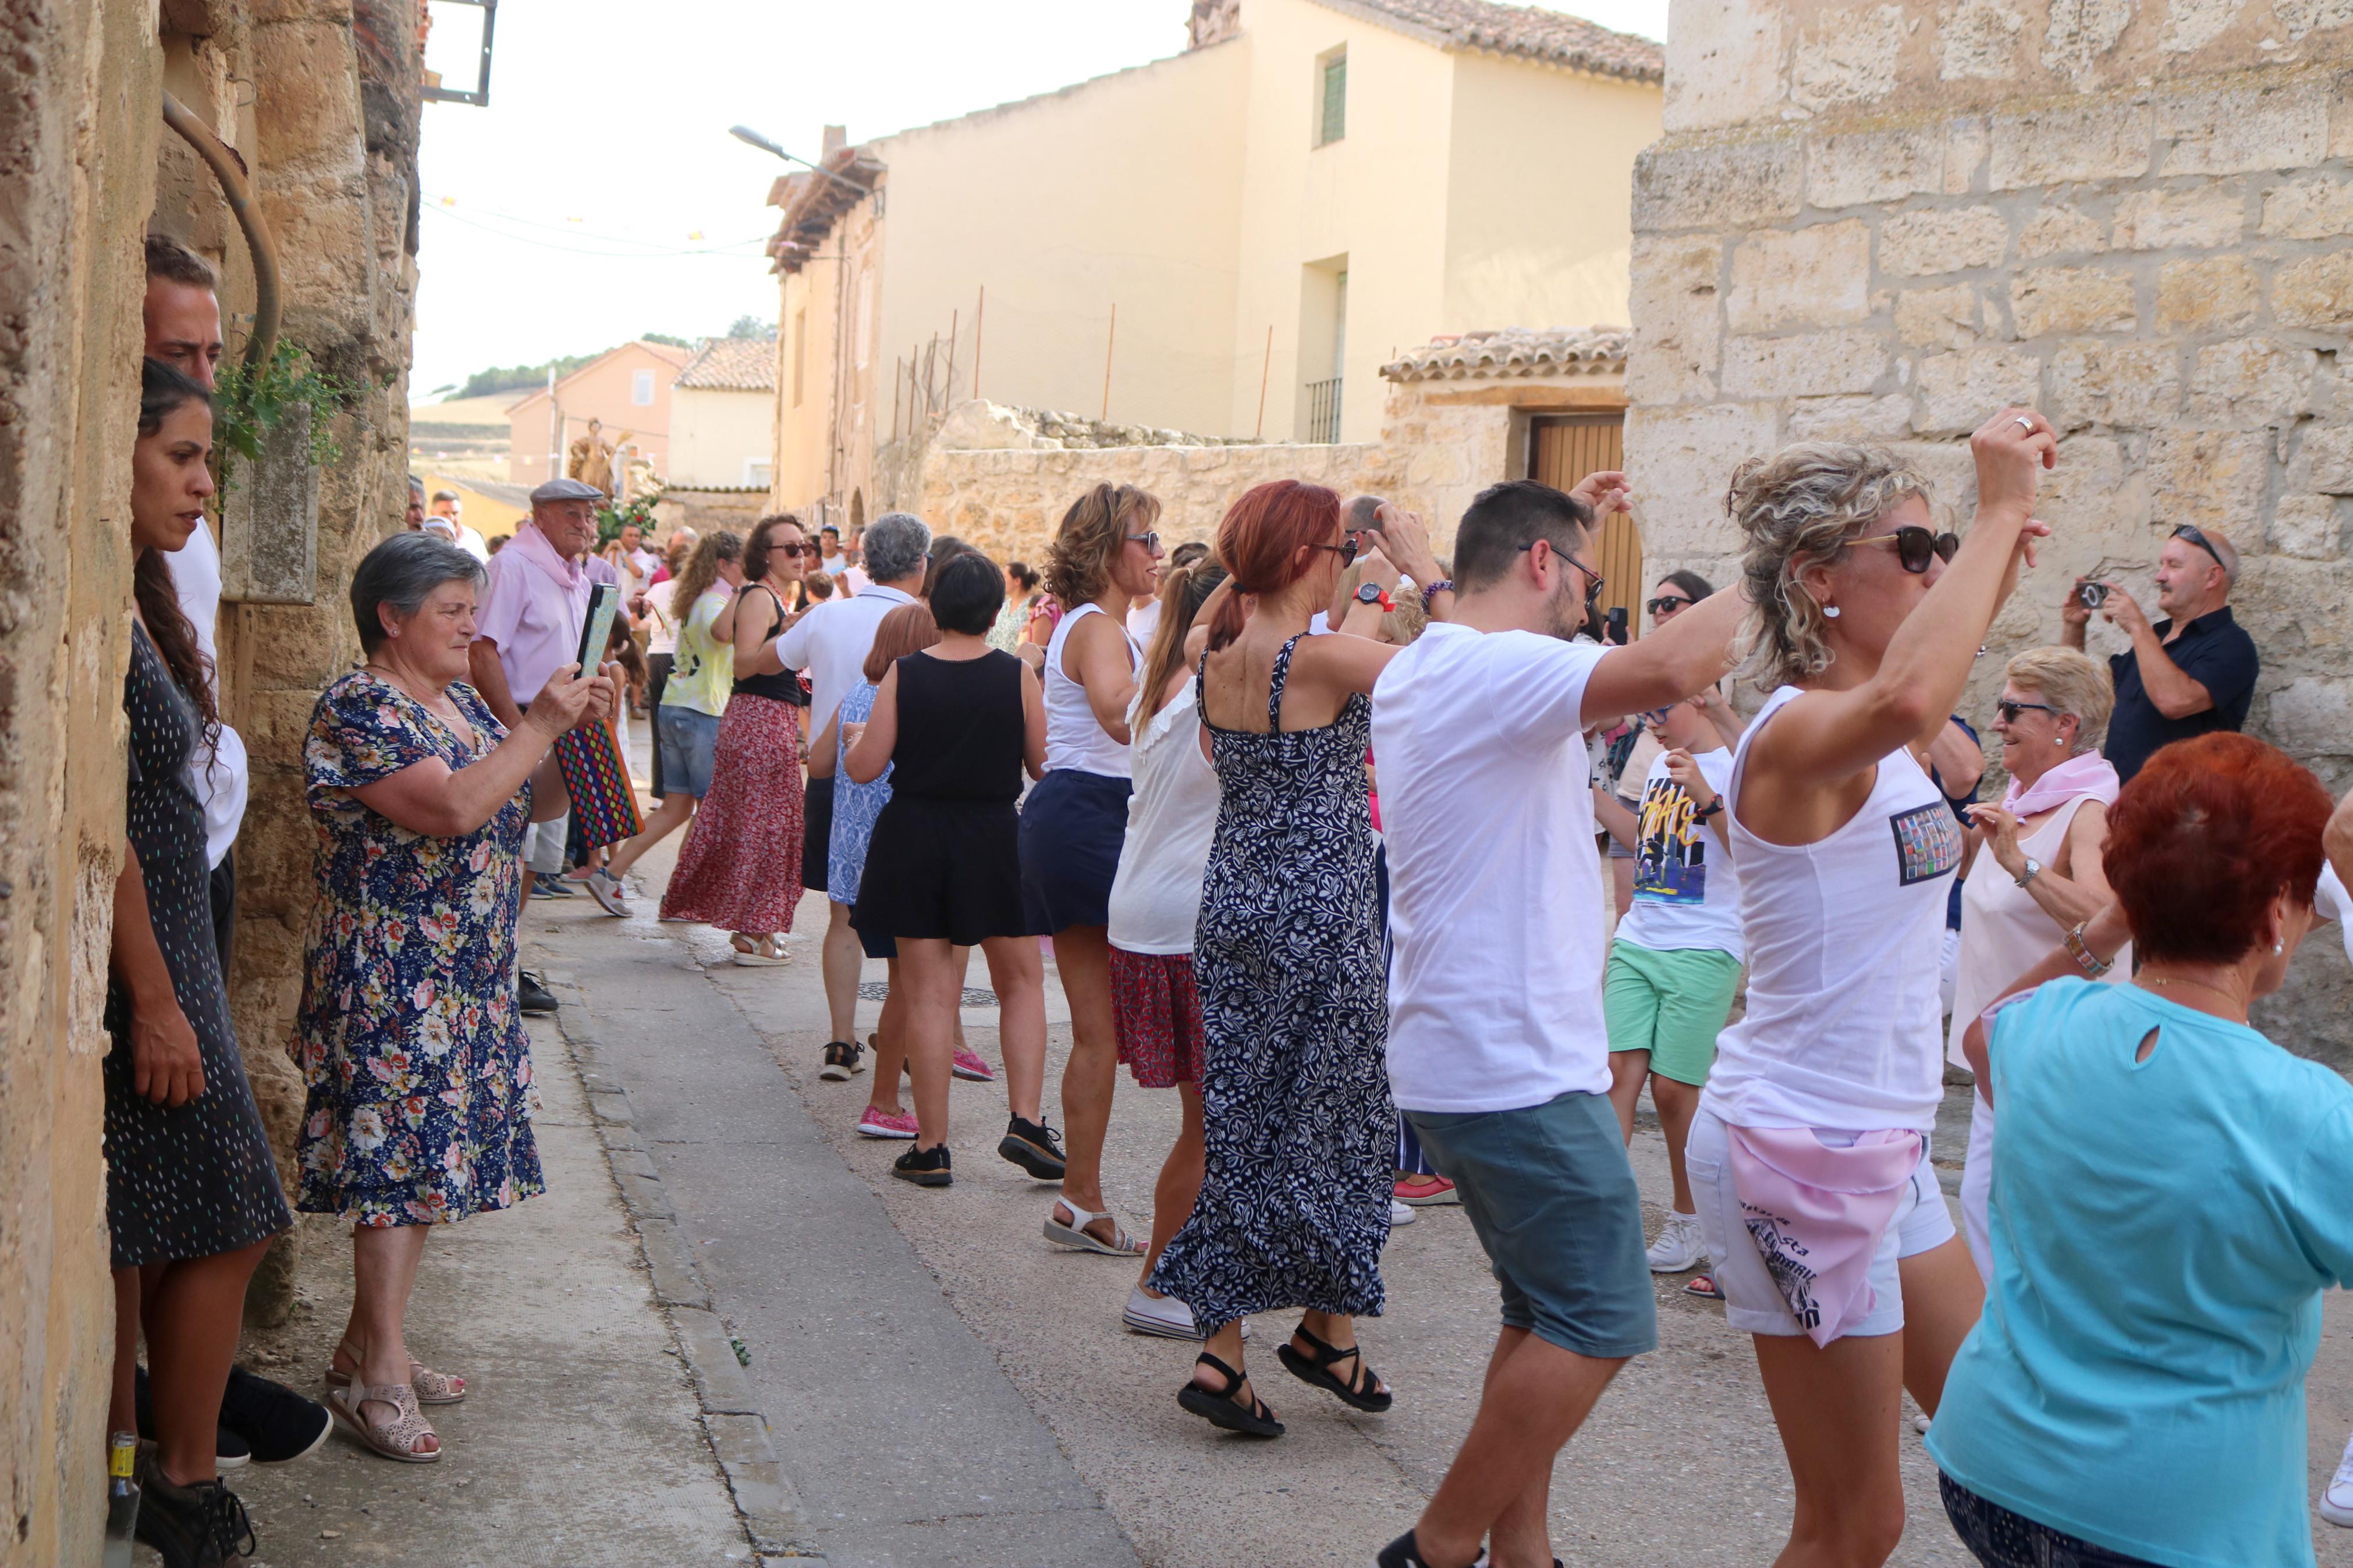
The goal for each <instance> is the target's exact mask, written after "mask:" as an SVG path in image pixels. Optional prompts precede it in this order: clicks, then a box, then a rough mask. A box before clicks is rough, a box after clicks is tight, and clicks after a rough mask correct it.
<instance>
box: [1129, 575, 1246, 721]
mask: <svg viewBox="0 0 2353 1568" xmlns="http://www.w3.org/2000/svg"><path fill="white" fill-rule="evenodd" d="M1225 580H1226V569H1225V568H1224V567H1223V566H1220V565H1219V564H1218V560H1217V557H1216V556H1214V555H1210V556H1204V557H1202V558H1200V559H1199V560H1197V561H1195V562H1194V563H1192V564H1191V565H1189V566H1177V567H1174V568H1171V569H1170V570H1169V572H1168V573H1167V574H1166V577H1165V578H1164V580H1163V581H1162V583H1161V584H1160V626H1159V629H1158V630H1157V631H1155V632H1154V633H1153V634H1152V647H1151V650H1150V651H1149V652H1147V653H1146V654H1145V656H1144V674H1143V677H1142V679H1141V680H1140V681H1139V683H1138V684H1137V686H1136V700H1137V701H1138V702H1139V703H1141V704H1142V706H1140V707H1139V708H1138V709H1137V710H1136V711H1137V713H1138V715H1140V716H1141V717H1143V718H1146V719H1148V718H1150V717H1151V716H1152V715H1153V714H1155V713H1157V712H1159V711H1160V709H1161V701H1160V693H1161V691H1162V690H1163V689H1166V686H1167V685H1168V678H1169V677H1170V676H1172V675H1174V674H1176V670H1177V667H1178V666H1180V665H1182V664H1183V663H1184V662H1185V637H1186V636H1187V633H1189V632H1191V631H1192V629H1193V617H1195V616H1198V615H1199V614H1200V613H1201V606H1202V605H1205V604H1207V603H1208V598H1209V595H1211V594H1213V593H1215V592H1217V588H1218V584H1220V583H1222V582H1224V581H1225Z"/></svg>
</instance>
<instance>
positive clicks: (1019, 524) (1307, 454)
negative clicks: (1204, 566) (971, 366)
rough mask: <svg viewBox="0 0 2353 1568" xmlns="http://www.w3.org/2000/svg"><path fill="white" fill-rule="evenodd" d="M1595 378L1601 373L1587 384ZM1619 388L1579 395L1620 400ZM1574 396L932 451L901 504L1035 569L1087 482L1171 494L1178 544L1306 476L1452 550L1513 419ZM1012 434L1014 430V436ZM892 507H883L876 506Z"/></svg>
mask: <svg viewBox="0 0 2353 1568" xmlns="http://www.w3.org/2000/svg"><path fill="white" fill-rule="evenodd" d="M1586 380H1587V382H1588V383H1590V382H1591V380H1592V378H1589V377H1588V378H1586ZM1614 385H1615V384H1614V382H1611V383H1609V384H1606V385H1604V386H1603V387H1602V388H1601V389H1599V390H1596V389H1595V388H1594V387H1593V386H1591V385H1589V384H1581V385H1580V386H1579V387H1578V389H1577V391H1578V395H1580V396H1591V397H1599V398H1600V399H1601V400H1603V401H1604V402H1610V401H1614ZM1566 395H1567V394H1566V393H1565V392H1564V391H1563V389H1561V388H1559V387H1556V386H1553V385H1551V384H1547V383H1544V382H1529V381H1522V382H1517V383H1514V384H1512V385H1511V386H1510V387H1509V388H1508V389H1505V388H1499V387H1494V386H1476V387H1466V386H1462V385H1460V384H1420V385H1395V386H1392V387H1391V388H1390V390H1389V395H1388V405H1387V408H1386V411H1385V413H1384V416H1383V419H1382V429H1381V439H1380V441H1379V442H1377V443H1372V444H1364V445H1349V446H1294V445H1288V444H1282V445H1263V446H1261V445H1258V444H1255V443H1251V442H1223V443H1220V444H1218V445H1214V446H1186V445H1154V446H1135V447H1079V448H1075V449H1071V448H1064V447H1059V446H1056V447H1039V446H1034V445H1027V444H1025V445H1022V446H1018V447H1016V446H1007V447H993V448H991V447H970V446H964V445H958V446H948V445H945V444H944V443H943V442H941V441H938V440H934V442H933V443H932V444H931V445H930V446H929V447H926V448H924V449H923V450H921V451H919V452H916V453H913V454H907V455H904V456H902V457H901V458H900V459H899V460H900V461H901V462H902V465H903V466H904V467H905V468H909V469H912V470H913V472H914V473H915V475H916V476H917V478H916V480H915V482H914V483H913V485H902V488H901V489H900V491H899V492H898V494H897V496H896V497H895V498H894V499H893V501H892V504H896V505H904V506H909V507H910V508H911V510H914V511H915V512H916V513H917V515H919V516H921V517H922V518H923V520H924V521H927V522H929V523H930V524H931V525H932V526H933V528H934V529H935V530H938V531H942V532H946V533H953V534H955V536H956V537H957V538H959V539H962V540H964V541H965V542H967V543H970V544H972V545H974V546H975V547H976V548H977V549H979V550H981V551H984V552H987V554H989V555H992V556H994V557H996V558H997V560H999V561H1004V560H1008V559H1010V560H1027V561H1029V562H1030V563H1033V564H1034V563H1036V562H1037V561H1038V560H1039V558H1040V557H1041V556H1042V555H1043V553H1044V552H1045V548H1046V545H1047V542H1049V541H1050V540H1051V539H1052V537H1053V533H1054V528H1055V525H1056V524H1057V523H1058V522H1060V520H1061V516H1062V511H1063V510H1064V509H1065V508H1067V507H1068V506H1069V505H1070V504H1071V501H1072V500H1076V499H1077V498H1078V497H1079V495H1080V494H1081V493H1082V491H1084V490H1085V489H1087V488H1088V487H1090V486H1092V485H1095V484H1099V483H1103V482H1105V481H1110V482H1113V483H1118V484H1133V485H1141V486H1143V487H1144V488H1145V489H1148V490H1150V491H1151V492H1152V493H1153V494H1154V495H1155V496H1157V497H1158V498H1159V500H1160V503H1161V507H1162V509H1163V510H1162V512H1161V520H1160V532H1161V534H1162V536H1163V537H1164V538H1166V540H1167V541H1168V542H1170V543H1171V544H1181V543H1184V542H1187V541H1188V540H1196V539H1198V540H1212V539H1215V538H1216V537H1217V532H1218V524H1219V521H1220V520H1222V519H1223V518H1224V517H1225V515H1226V510H1227V509H1228V508H1229V507H1230V506H1232V505H1233V503H1234V502H1235V501H1236V500H1239V499H1240V496H1241V494H1242V492H1243V491H1245V490H1247V489H1250V487H1251V486H1252V485H1256V484H1261V483H1264V482H1265V481H1267V480H1269V479H1303V480H1305V481H1307V482H1308V483H1311V484H1319V485H1328V486H1330V487H1331V488H1332V489H1336V490H1338V491H1340V492H1341V493H1342V494H1343V495H1351V494H1356V493H1359V492H1370V493H1372V494H1375V495H1380V496H1386V497H1388V499H1390V500H1395V501H1398V502H1399V503H1400V504H1402V505H1404V506H1408V507H1410V508H1412V509H1414V510H1417V511H1419V512H1420V513H1421V514H1422V516H1423V517H1424V518H1425V519H1427V520H1428V521H1429V524H1430V531H1431V535H1432V537H1433V538H1434V539H1435V540H1436V541H1437V542H1438V544H1439V548H1440V552H1441V553H1443V552H1444V551H1445V550H1446V548H1447V547H1448V546H1449V544H1450V543H1451V541H1452V540H1453V537H1454V524H1455V521H1456V520H1457V519H1458V518H1460V517H1461V514H1462V509H1463V508H1464V507H1465V506H1467V505H1469V504H1470V500H1471V498H1472V496H1474V495H1476V494H1477V493H1478V492H1479V491H1480V489H1482V488H1483V487H1485V486H1487V485H1490V484H1493V482H1494V481H1496V480H1497V479H1506V478H1510V477H1512V476H1513V475H1514V474H1515V473H1517V472H1518V471H1519V470H1518V468H1516V467H1515V466H1514V457H1513V450H1514V448H1513V444H1512V437H1513V434H1514V430H1515V429H1517V428H1519V426H1517V424H1516V422H1515V415H1516V414H1517V413H1520V412H1524V411H1525V406H1526V405H1537V406H1552V405H1556V404H1558V403H1560V402H1561V400H1562V399H1563V398H1564V397H1565V396H1566ZM975 406H976V405H965V408H959V409H956V410H954V411H951V413H950V415H949V418H948V423H947V425H946V426H944V429H946V430H948V431H952V432H956V433H957V434H955V436H954V437H953V438H954V439H955V440H956V441H958V442H960V443H961V442H967V441H977V440H981V439H985V438H986V434H985V432H986V430H987V428H988V427H989V426H986V425H985V424H984V422H983V420H982V419H981V417H980V416H978V415H969V416H967V415H966V412H965V410H966V408H971V407H975ZM1010 438H1011V437H1008V439H1010ZM878 510H881V509H878Z"/></svg>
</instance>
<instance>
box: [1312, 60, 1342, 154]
mask: <svg viewBox="0 0 2353 1568" xmlns="http://www.w3.org/2000/svg"><path fill="white" fill-rule="evenodd" d="M1316 123H1317V126H1318V134H1317V136H1316V138H1315V144H1316V145H1317V146H1318V147H1325V146H1329V145H1330V144H1331V143H1333V142H1337V141H1339V140H1340V139H1341V138H1342V137H1344V136H1345V135H1347V133H1348V53H1347V51H1346V50H1345V49H1343V50H1341V51H1340V52H1338V53H1337V54H1333V55H1326V56H1325V57H1324V111H1323V114H1322V115H1321V116H1320V117H1319V118H1318V120H1317V122H1316Z"/></svg>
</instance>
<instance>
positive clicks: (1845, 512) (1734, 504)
mask: <svg viewBox="0 0 2353 1568" xmlns="http://www.w3.org/2000/svg"><path fill="white" fill-rule="evenodd" d="M1914 496H1919V497H1921V498H1922V499H1923V500H1926V499H1929V497H1930V490H1929V488H1928V479H1927V476H1926V475H1925V474H1923V473H1921V472H1920V470H1919V469H1917V468H1914V467H1913V466H1912V465H1911V464H1910V463H1907V462H1905V460H1904V459H1903V458H1898V457H1897V456H1896V455H1895V454H1894V453H1893V452H1891V451H1889V450H1887V449H1886V448H1885V447H1860V446H1855V445H1852V444H1851V443H1848V442H1844V441H1799V442H1797V443H1795V444H1793V445H1791V446H1788V447H1782V448H1781V449H1780V450H1779V451H1778V452H1776V453H1775V454H1774V455H1773V456H1772V457H1770V458H1749V459H1748V460H1747V461H1746V462H1745V463H1743V464H1741V465H1740V466H1739V467H1738V468H1735V469H1734V470H1733V472H1732V488H1731V489H1730V490H1729V491H1728V492H1727V493H1726V494H1725V498H1724V510H1725V511H1726V512H1727V513H1729V514H1730V515H1731V518H1732V521H1733V522H1734V523H1735V524H1736V525H1737V526H1738V527H1739V529H1740V531H1741V532H1742V533H1744V534H1746V536H1747V539H1748V550H1747V553H1746V555H1745V556H1744V557H1743V559H1742V563H1741V574H1742V577H1743V579H1744V581H1745V583H1746V590H1747V594H1748V617H1747V620H1746V624H1745V625H1744V626H1743V627H1742V632H1741V648H1742V666H1741V674H1742V675H1743V676H1744V677H1745V678H1746V679H1748V680H1749V681H1751V682H1752V683H1754V684H1755V685H1756V686H1757V689H1760V690H1764V691H1771V690H1773V689H1775V688H1777V687H1781V686H1787V685H1789V684H1790V683H1792V682H1794V681H1799V680H1804V679H1808V678H1810V677H1812V676H1816V675H1820V673H1821V672H1822V671H1823V670H1825V669H1827V668H1830V663H1831V647H1830V638H1829V621H1828V619H1827V617H1825V616H1824V615H1823V614H1822V606H1821V605H1820V603H1818V602H1817V601H1816V600H1815V598H1814V595H1813V594H1812V592H1811V591H1810V589H1808V588H1807V586H1806V585H1805V584H1804V582H1803V581H1802V580H1801V578H1802V575H1803V574H1804V573H1805V572H1806V571H1808V570H1809V569H1810V568H1812V567H1815V566H1834V565H1836V564H1838V563H1840V562H1841V561H1843V560H1845V559H1846V558H1847V556H1848V554H1849V553H1850V547H1851V546H1852V544H1853V542H1855V541H1856V540H1858V539H1860V538H1862V536H1863V534H1864V533H1865V532H1866V531H1868V530H1869V529H1870V528H1871V525H1872V524H1873V523H1874V522H1877V521H1879V520H1880V519H1881V518H1883V517H1884V516H1886V515H1887V513H1888V511H1889V510H1891V509H1892V508H1894V507H1896V506H1899V505H1901V504H1902V503H1903V502H1904V501H1905V500H1909V499H1910V498H1912V497H1914Z"/></svg>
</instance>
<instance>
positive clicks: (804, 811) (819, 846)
mask: <svg viewBox="0 0 2353 1568" xmlns="http://www.w3.org/2000/svg"><path fill="white" fill-rule="evenodd" d="M832 841H833V775H832V774H831V773H828V774H827V775H826V776H825V777H823V778H812V779H810V780H809V781H808V788H807V791H805V792H804V793H803V794H802V795H801V886H802V887H804V888H807V889H808V890H809V891H810V892H812V893H822V892H824V891H825V861H826V854H827V850H828V846H829V845H830V844H831V843H832Z"/></svg>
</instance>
